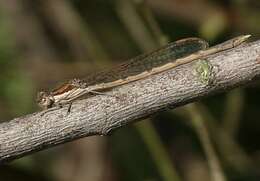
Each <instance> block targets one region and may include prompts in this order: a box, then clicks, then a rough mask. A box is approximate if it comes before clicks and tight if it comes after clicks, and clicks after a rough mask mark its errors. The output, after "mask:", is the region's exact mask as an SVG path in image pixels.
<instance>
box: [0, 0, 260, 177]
mask: <svg viewBox="0 0 260 181" xmlns="http://www.w3.org/2000/svg"><path fill="white" fill-rule="evenodd" d="M259 22H260V1H258V0H248V1H246V0H229V1H228V0H227V1H225V0H222V1H217V0H215V1H214V0H146V1H143V0H73V1H72V0H71V1H68V0H0V72H1V73H0V85H1V88H0V120H2V121H7V120H10V119H12V118H14V117H17V116H22V115H25V114H28V113H32V112H35V111H37V110H39V108H38V107H37V105H36V103H35V97H36V93H37V92H38V91H39V90H42V89H44V90H45V89H50V88H53V87H55V86H57V84H60V83H61V82H64V81H66V80H68V79H71V78H75V77H81V76H84V75H86V74H88V73H89V72H93V71H95V70H98V69H102V68H103V69H104V68H105V69H106V68H109V67H111V66H112V65H114V64H117V63H119V62H122V61H124V60H127V59H129V58H131V57H134V56H136V55H139V54H140V53H142V52H149V51H151V50H154V49H156V48H158V47H160V46H162V45H164V44H166V43H167V42H170V41H174V40H178V39H181V38H186V37H191V36H196V37H201V38H203V39H205V40H207V41H208V42H209V43H210V44H211V45H214V44H217V43H220V42H222V41H224V40H227V39H229V38H232V37H235V36H237V35H240V34H252V35H253V37H252V39H258V37H259V35H260V23H259ZM259 89H260V87H259V83H258V82H255V83H253V84H250V85H248V86H247V87H246V88H239V89H235V90H232V91H230V92H227V93H222V94H218V95H215V96H212V97H209V98H205V99H203V100H202V101H201V102H200V103H196V104H193V105H189V106H184V107H182V108H178V109H176V110H171V111H165V112H161V113H158V114H156V115H154V116H153V117H151V118H150V119H147V120H144V121H141V122H139V123H136V124H133V125H129V126H127V127H124V128H122V129H120V130H118V131H116V132H115V133H114V134H113V135H112V136H109V137H87V138H82V139H80V140H77V141H74V142H71V143H67V144H64V145H61V146H57V147H55V148H52V149H48V150H45V151H42V152H39V153H36V154H33V155H31V156H27V157H24V158H21V159H19V160H16V161H13V162H12V163H10V164H8V165H5V166H1V167H0V181H13V180H19V181H25V180H26V181H31V180H39V181H81V180H82V181H83V180H84V181H87V180H90V181H99V180H106V181H110V180H113V181H114V180H126V181H130V180H131V181H132V180H145V181H155V180H168V181H169V180H176V181H177V180H178V181H182V180H184V181H204V180H205V181H207V180H215V181H221V180H225V179H226V180H232V181H233V180H234V181H237V180H238V181H243V180H247V181H251V180H260V140H259V138H260V121H259V105H260V103H259V100H260V97H259Z"/></svg>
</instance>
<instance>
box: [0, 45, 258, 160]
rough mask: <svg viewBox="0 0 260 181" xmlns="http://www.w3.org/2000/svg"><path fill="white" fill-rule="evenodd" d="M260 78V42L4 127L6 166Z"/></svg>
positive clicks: (0, 137) (1, 146)
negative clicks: (69, 142) (52, 148)
mask: <svg viewBox="0 0 260 181" xmlns="http://www.w3.org/2000/svg"><path fill="white" fill-rule="evenodd" d="M259 75H260V40H259V41H255V42H252V43H248V44H244V45H242V46H239V47H236V48H233V49H231V50H227V51H223V52H220V53H217V54H215V55H211V56H209V57H205V58H203V60H197V61H194V62H192V63H189V64H186V65H182V66H179V67H177V68H175V69H172V70H169V71H166V72H163V73H160V74H157V75H153V76H150V77H148V78H146V79H143V80H139V81H136V82H133V83H129V84H126V85H123V86H120V87H117V88H114V89H113V90H111V91H109V94H112V95H116V96H117V97H119V98H116V97H113V96H104V95H96V96H92V97H89V98H87V99H83V100H77V101H75V102H74V103H73V104H72V108H71V112H70V113H69V114H68V113H67V106H65V107H63V108H61V109H58V110H54V111H50V112H47V113H45V114H43V115H42V112H36V113H33V114H29V115H26V116H24V117H19V118H15V119H13V120H11V121H8V122H4V123H2V124H0V163H4V162H7V161H10V160H14V159H16V158H20V157H23V156H25V155H28V154H31V153H33V152H36V151H39V150H43V149H47V148H50V147H53V146H55V145H58V144H62V143H65V142H68V141H72V140H75V139H79V138H81V137H86V136H91V135H108V134H110V133H111V132H112V131H114V130H116V129H117V128H119V127H122V126H125V125H127V124H129V123H133V122H134V121H136V120H139V119H141V118H144V117H147V116H149V115H151V114H153V113H155V112H158V111H160V110H163V109H166V108H175V107H177V106H180V105H184V104H187V103H189V102H192V101H196V100H198V99H199V98H202V97H205V96H208V95H212V94H215V93H217V92H220V91H226V90H228V89H231V88H234V87H237V86H240V85H244V84H246V83H249V82H252V81H253V80H255V79H256V78H257V77H259Z"/></svg>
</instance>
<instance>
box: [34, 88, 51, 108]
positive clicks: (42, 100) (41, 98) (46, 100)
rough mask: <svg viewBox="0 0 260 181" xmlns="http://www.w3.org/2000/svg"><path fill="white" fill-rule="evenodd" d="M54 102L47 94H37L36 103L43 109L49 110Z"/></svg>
mask: <svg viewBox="0 0 260 181" xmlns="http://www.w3.org/2000/svg"><path fill="white" fill-rule="evenodd" d="M54 102H55V99H54V97H53V96H52V95H50V94H48V93H47V92H43V91H41V92H39V93H38V94H37V103H38V105H39V106H40V107H41V108H43V109H48V108H51V107H52V106H53V104H54Z"/></svg>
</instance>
